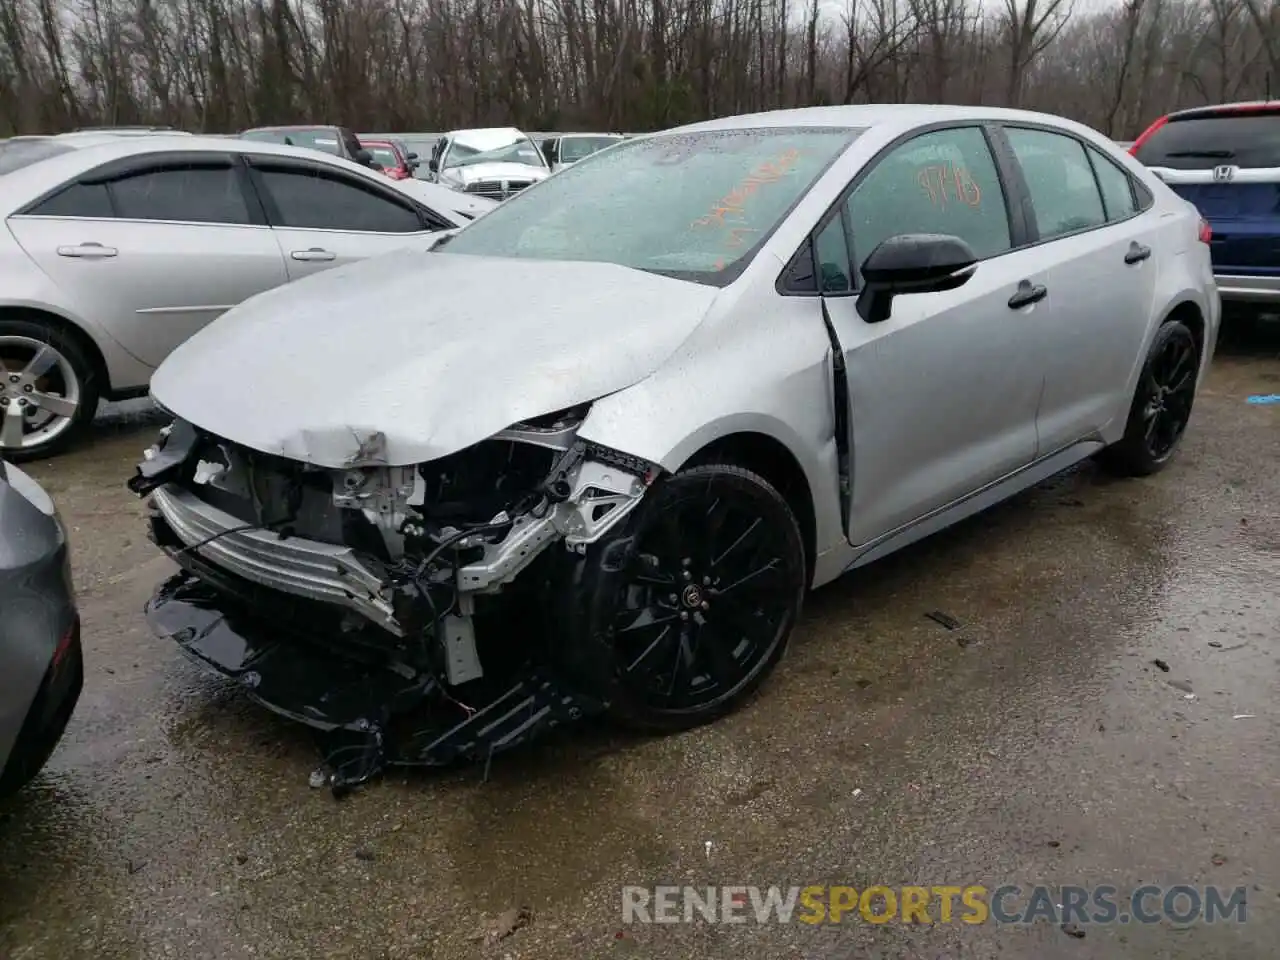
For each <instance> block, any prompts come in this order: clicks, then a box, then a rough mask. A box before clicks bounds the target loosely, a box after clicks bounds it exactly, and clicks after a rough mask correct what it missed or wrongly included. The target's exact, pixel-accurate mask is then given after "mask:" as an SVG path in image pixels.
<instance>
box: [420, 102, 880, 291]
mask: <svg viewBox="0 0 1280 960" xmlns="http://www.w3.org/2000/svg"><path fill="white" fill-rule="evenodd" d="M860 132H861V131H856V130H849V129H842V128H818V127H808V128H804V129H788V128H782V127H773V128H767V129H758V130H715V131H705V132H698V133H682V134H681V133H676V134H664V135H660V136H655V137H648V138H645V139H643V140H632V141H627V142H625V143H623V144H620V145H619V146H617V147H616V148H614V149H611V150H609V151H607V152H604V153H601V154H599V155H598V156H595V157H592V158H591V159H590V161H589V162H587V163H580V164H575V165H574V166H572V167H568V168H566V169H565V171H564V172H563V173H558V174H556V175H555V176H554V177H550V178H548V179H547V180H544V181H542V182H541V183H538V184H536V185H534V186H533V187H530V188H529V189H528V190H526V191H524V192H522V193H519V194H517V195H516V196H514V197H512V198H511V199H510V200H507V201H505V202H504V203H502V204H501V205H499V206H498V207H496V208H494V209H493V210H492V211H491V212H489V213H487V214H485V216H483V217H481V218H480V219H478V220H476V221H475V222H474V223H472V224H469V225H468V226H467V228H466V229H465V230H463V231H462V232H461V233H459V234H458V235H457V236H455V237H454V238H453V239H452V240H450V241H449V243H448V244H447V245H446V246H445V247H444V248H443V249H442V250H441V252H442V253H446V254H448V253H471V254H481V255H485V256H491V257H528V258H531V259H542V260H595V261H602V262H605V263H616V264H620V265H622V266H624V267H634V268H636V269H638V270H648V271H650V272H653V273H661V274H665V275H668V276H675V277H681V278H683V279H688V280H695V281H698V282H700V283H710V284H715V285H722V284H725V283H728V282H729V281H730V280H731V279H733V277H734V276H736V275H737V273H738V272H740V271H741V269H743V268H745V267H746V265H747V264H748V263H749V262H750V261H751V258H752V257H753V256H754V255H755V253H756V251H757V250H758V249H759V248H760V246H761V244H763V243H764V241H765V240H766V239H768V237H769V235H770V234H771V233H772V232H773V230H774V228H775V227H777V225H778V224H779V223H781V222H782V219H783V217H785V216H786V215H787V213H788V212H789V211H790V210H791V208H792V206H794V205H795V203H796V202H797V201H798V200H799V199H800V198H801V197H802V196H803V195H804V193H805V191H806V190H808V189H809V187H810V186H811V185H812V184H813V182H814V181H815V180H816V179H817V178H818V176H819V174H821V173H822V171H823V170H825V169H826V168H827V166H828V165H829V164H830V163H831V162H832V161H833V160H834V159H835V158H836V157H837V156H839V155H840V153H841V152H842V151H843V150H844V149H845V147H847V146H848V145H849V144H850V143H851V142H852V141H853V139H854V138H855V137H856V136H857V135H858V134H859V133H860Z"/></svg>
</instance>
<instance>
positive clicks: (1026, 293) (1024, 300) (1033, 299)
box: [1009, 280, 1049, 310]
mask: <svg viewBox="0 0 1280 960" xmlns="http://www.w3.org/2000/svg"><path fill="white" fill-rule="evenodd" d="M1048 295H1049V288H1048V287H1045V286H1042V285H1041V284H1038V283H1032V282H1031V281H1030V280H1022V281H1020V282H1019V283H1018V289H1017V291H1016V292H1015V293H1014V295H1013V296H1012V297H1010V298H1009V309H1010V310H1021V309H1022V308H1023V307H1029V306H1031V305H1032V304H1033V303H1039V302H1040V301H1041V300H1043V299H1044V298H1045V297H1047V296H1048Z"/></svg>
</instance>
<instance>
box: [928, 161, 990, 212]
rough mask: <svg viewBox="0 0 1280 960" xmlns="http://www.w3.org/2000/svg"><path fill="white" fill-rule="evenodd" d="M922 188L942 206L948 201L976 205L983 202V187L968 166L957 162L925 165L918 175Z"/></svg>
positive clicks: (931, 198) (932, 199)
mask: <svg viewBox="0 0 1280 960" xmlns="http://www.w3.org/2000/svg"><path fill="white" fill-rule="evenodd" d="M916 182H917V183H919V184H920V188H921V189H922V190H924V191H925V192H926V193H927V194H929V199H930V200H931V201H932V202H933V203H934V204H935V205H936V206H940V207H945V206H946V205H947V204H948V203H963V204H967V205H968V206H970V207H976V206H979V205H981V203H982V188H981V187H979V186H978V184H977V182H976V181H975V180H974V179H973V176H972V174H970V173H969V170H968V168H967V167H962V166H960V165H959V164H956V163H942V164H936V165H934V166H930V167H925V168H924V169H923V170H921V171H920V173H919V174H917V175H916Z"/></svg>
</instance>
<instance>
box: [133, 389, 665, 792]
mask: <svg viewBox="0 0 1280 960" xmlns="http://www.w3.org/2000/svg"><path fill="white" fill-rule="evenodd" d="M584 415H585V411H584V410H569V411H563V412H561V413H558V414H553V415H550V416H547V417H541V418H537V419H535V420H531V421H528V422H524V423H519V424H515V425H513V426H512V427H510V428H508V429H506V430H503V431H500V432H499V433H497V434H495V435H494V436H492V437H490V438H489V439H487V440H484V441H482V442H480V443H477V444H474V445H473V446H470V447H467V448H465V449H463V450H460V451H458V452H456V453H453V454H450V455H448V456H445V457H441V458H439V459H436V460H432V461H429V462H426V463H422V464H417V465H413V466H351V467H344V468H337V469H331V468H327V467H318V466H314V465H310V464H306V463H302V462H299V461H295V460H290V459H286V458H283V457H278V456H272V455H268V454H264V453H260V452H257V451H254V450H250V449H248V448H246V447H243V446H239V445H237V444H234V443H230V442H227V441H225V440H222V439H220V438H218V437H215V436H212V435H209V434H207V433H205V432H204V431H202V430H200V429H198V428H196V427H194V426H193V425H191V424H190V423H187V422H185V421H183V420H175V421H174V422H173V423H172V424H171V425H170V426H168V427H166V428H165V429H164V430H163V431H161V436H160V438H159V439H158V441H157V442H156V444H155V445H154V446H153V447H151V448H150V449H149V450H147V451H146V452H145V454H144V458H143V460H142V462H141V463H139V464H138V467H137V471H136V474H135V476H134V477H133V478H132V479H131V480H130V481H129V487H130V489H131V490H132V491H133V492H134V493H136V494H137V495H139V496H141V497H147V498H149V499H150V535H151V537H152V539H153V540H154V541H155V542H156V543H157V544H158V545H159V546H160V547H161V548H162V549H163V550H164V551H165V552H166V553H167V554H168V555H169V556H170V557H171V558H172V559H174V560H175V561H176V562H177V563H178V565H179V567H180V568H181V569H180V572H178V573H176V574H175V575H174V576H172V577H171V578H170V579H169V580H167V581H166V582H165V583H164V584H163V585H161V587H160V588H159V589H158V590H157V592H156V594H155V596H154V597H153V598H152V599H151V601H150V602H149V603H148V605H147V611H146V612H147V617H148V620H149V622H150V623H151V625H152V627H153V629H154V630H155V631H156V632H157V633H159V634H160V635H162V636H167V637H169V638H171V639H173V640H174V641H175V642H177V643H178V644H179V646H180V647H181V648H182V650H183V651H184V652H185V653H186V654H188V655H189V656H190V657H191V658H193V659H194V660H196V661H197V662H199V663H201V664H202V665H204V666H206V667H209V668H212V669H213V670H214V671H216V672H217V673H220V674H222V675H223V676H225V677H229V678H231V679H234V680H236V681H238V682H239V683H240V684H241V685H242V686H243V687H244V688H245V689H246V690H247V691H248V692H249V694H250V695H251V696H252V697H254V698H255V699H257V700H258V701H260V702H261V703H262V704H264V705H265V706H267V707H269V708H270V709H272V710H274V711H276V712H278V713H281V714H283V715H285V716H288V717H291V718H293V719H295V720H298V721H301V722H303V723H305V724H308V725H309V726H311V727H313V728H315V729H316V730H317V731H318V735H319V741H320V747H321V751H322V754H323V757H324V762H325V770H324V776H323V777H321V778H320V779H321V780H323V781H324V782H327V783H328V784H329V785H330V786H331V787H333V789H334V790H335V791H336V792H342V791H344V790H346V789H349V788H350V787H352V786H355V785H357V784H360V783H363V782H365V781H367V780H369V779H371V778H373V777H376V776H377V775H379V774H380V773H381V772H382V771H383V770H384V769H385V768H386V767H387V766H392V765H425V766H437V765H444V764H448V763H451V762H454V761H456V760H472V761H477V760H478V761H484V762H485V763H486V764H487V762H488V760H489V759H490V758H491V757H492V756H493V755H494V754H495V753H497V752H499V751H501V750H504V749H506V748H509V747H511V746H514V745H516V744H517V743H520V742H523V741H525V740H527V739H529V738H530V737H532V736H534V735H536V734H537V733H539V732H541V731H543V730H545V729H546V728H549V727H551V726H555V725H556V724H559V723H564V722H568V721H572V720H576V719H578V718H579V717H581V716H583V715H585V714H593V713H598V712H601V711H603V710H605V709H606V708H607V707H608V693H607V690H608V684H607V682H606V683H600V682H598V681H599V677H600V674H599V666H598V661H599V656H598V652H596V651H594V650H593V649H592V646H593V643H594V641H592V640H591V639H590V638H589V637H581V636H572V635H571V633H572V632H571V631H564V630H560V629H558V626H559V624H560V623H561V622H562V618H563V617H564V616H565V615H566V611H567V610H568V609H569V608H570V607H571V606H572V605H574V604H584V603H588V602H589V597H588V596H587V595H586V594H587V593H588V591H587V590H586V588H583V587H581V586H579V584H580V583H581V582H582V580H583V577H582V570H581V568H582V567H583V566H584V565H586V564H592V563H596V564H599V563H608V562H610V560H609V558H610V557H611V556H612V555H613V554H615V553H616V552H617V547H615V541H616V543H617V544H619V545H621V546H622V547H623V549H625V541H626V536H625V534H624V533H623V531H624V529H625V524H624V521H625V519H626V517H627V516H628V514H630V513H631V512H632V511H633V510H634V509H635V507H636V506H637V504H639V503H640V502H641V500H642V499H643V498H644V496H645V494H646V492H647V491H648V489H649V488H650V486H651V485H652V484H653V482H654V481H655V480H656V479H657V477H658V475H659V473H660V468H659V467H657V466H656V465H655V464H652V463H649V462H648V461H645V460H642V459H639V458H636V457H632V456H629V455H627V454H625V453H622V452H619V451H615V450H611V449H608V448H604V447H601V446H598V445H595V444H592V443H589V442H586V441H583V440H581V439H579V437H578V436H577V433H578V427H579V425H580V424H581V422H582V419H583V417H584ZM355 441H356V442H357V443H358V445H359V446H360V448H361V449H364V448H365V447H366V446H368V445H369V444H370V443H376V442H378V439H377V438H374V437H370V438H358V437H357V438H355ZM354 459H355V458H353V461H354Z"/></svg>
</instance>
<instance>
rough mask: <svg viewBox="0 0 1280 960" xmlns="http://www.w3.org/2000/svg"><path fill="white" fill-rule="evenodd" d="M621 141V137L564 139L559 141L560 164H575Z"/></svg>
mask: <svg viewBox="0 0 1280 960" xmlns="http://www.w3.org/2000/svg"><path fill="white" fill-rule="evenodd" d="M621 140H622V138H621V137H565V138H564V139H563V140H561V141H560V162H561V163H575V162H576V161H578V160H581V159H582V158H583V157H589V156H591V154H593V153H595V152H596V151H597V150H603V149H604V148H605V147H611V146H613V145H614V144H615V143H619V142H621Z"/></svg>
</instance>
